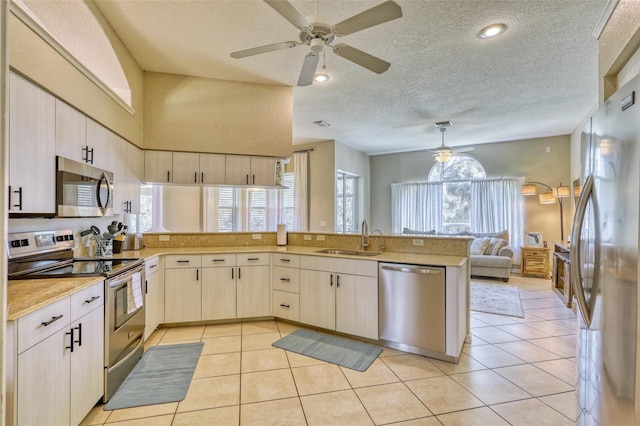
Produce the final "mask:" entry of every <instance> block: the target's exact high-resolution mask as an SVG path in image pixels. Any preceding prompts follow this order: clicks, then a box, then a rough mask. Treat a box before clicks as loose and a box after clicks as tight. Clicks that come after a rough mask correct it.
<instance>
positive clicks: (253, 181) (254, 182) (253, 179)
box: [251, 175, 256, 185]
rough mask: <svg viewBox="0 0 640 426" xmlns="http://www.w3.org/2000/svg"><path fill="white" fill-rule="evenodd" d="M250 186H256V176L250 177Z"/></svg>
mask: <svg viewBox="0 0 640 426" xmlns="http://www.w3.org/2000/svg"><path fill="white" fill-rule="evenodd" d="M251 184H252V185H255V184H256V175H252V179H251Z"/></svg>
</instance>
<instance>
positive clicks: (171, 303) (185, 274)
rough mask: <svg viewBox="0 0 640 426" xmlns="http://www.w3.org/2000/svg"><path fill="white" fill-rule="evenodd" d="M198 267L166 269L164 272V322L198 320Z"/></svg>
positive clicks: (199, 299)
mask: <svg viewBox="0 0 640 426" xmlns="http://www.w3.org/2000/svg"><path fill="white" fill-rule="evenodd" d="M200 278H201V277H200V269H199V268H184V269H166V270H165V273H164V319H165V322H168V323H171V322H184V321H200V319H201V317H202V315H201V311H202V307H201V304H202V302H201V299H202V296H201V285H200V282H201V281H200Z"/></svg>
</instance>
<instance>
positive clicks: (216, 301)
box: [202, 266, 236, 320]
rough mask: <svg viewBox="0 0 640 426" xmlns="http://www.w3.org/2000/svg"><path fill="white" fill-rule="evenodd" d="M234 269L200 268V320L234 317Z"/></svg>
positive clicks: (230, 267)
mask: <svg viewBox="0 0 640 426" xmlns="http://www.w3.org/2000/svg"><path fill="white" fill-rule="evenodd" d="M235 269H236V268H234V267H233V266H229V267H222V268H202V319H203V320H217V319H227V318H235V317H236V277H235V274H236V271H235Z"/></svg>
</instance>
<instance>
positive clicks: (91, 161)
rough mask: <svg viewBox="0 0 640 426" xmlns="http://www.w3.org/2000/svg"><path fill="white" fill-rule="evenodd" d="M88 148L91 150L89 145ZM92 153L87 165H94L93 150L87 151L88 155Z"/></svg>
mask: <svg viewBox="0 0 640 426" xmlns="http://www.w3.org/2000/svg"><path fill="white" fill-rule="evenodd" d="M87 148H89V146H88V145H87ZM89 152H91V159H90V160H88V161H87V163H90V164H93V148H91V149H90V150H89V149H88V150H87V154H88V153H89Z"/></svg>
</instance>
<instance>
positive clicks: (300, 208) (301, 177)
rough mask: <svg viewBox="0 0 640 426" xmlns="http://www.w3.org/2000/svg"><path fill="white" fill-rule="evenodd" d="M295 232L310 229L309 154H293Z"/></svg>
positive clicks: (305, 152)
mask: <svg viewBox="0 0 640 426" xmlns="http://www.w3.org/2000/svg"><path fill="white" fill-rule="evenodd" d="M293 174H294V182H295V183H294V187H293V191H294V194H293V206H294V214H293V231H307V230H308V229H309V183H308V175H309V153H308V152H307V151H304V152H294V153H293Z"/></svg>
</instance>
